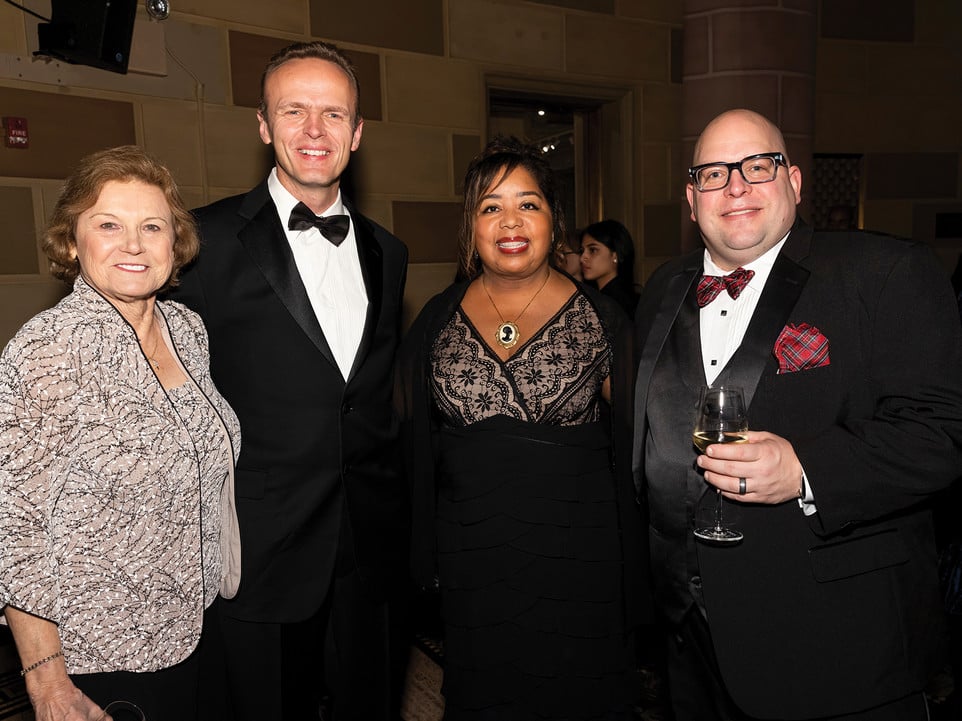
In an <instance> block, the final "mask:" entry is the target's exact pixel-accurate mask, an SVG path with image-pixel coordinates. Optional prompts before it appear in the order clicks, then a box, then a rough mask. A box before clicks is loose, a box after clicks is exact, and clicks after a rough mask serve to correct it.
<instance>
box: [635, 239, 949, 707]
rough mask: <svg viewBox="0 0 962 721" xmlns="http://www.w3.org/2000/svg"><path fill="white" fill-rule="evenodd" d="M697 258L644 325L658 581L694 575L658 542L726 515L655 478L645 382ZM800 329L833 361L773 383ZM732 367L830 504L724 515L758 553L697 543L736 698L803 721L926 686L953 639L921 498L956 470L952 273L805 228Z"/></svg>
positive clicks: (647, 485) (922, 258)
mask: <svg viewBox="0 0 962 721" xmlns="http://www.w3.org/2000/svg"><path fill="white" fill-rule="evenodd" d="M702 254H703V251H701V250H699V251H697V252H695V253H692V254H690V255H687V256H685V257H683V258H680V259H678V260H676V261H672V262H670V263H668V264H666V265H665V266H663V267H662V268H660V269H659V270H658V271H656V273H655V274H654V275H653V276H652V278H651V280H650V281H649V283H648V284H647V286H646V287H645V290H644V293H643V294H642V298H641V302H640V305H639V308H638V314H637V317H636V325H637V332H638V337H639V341H640V343H641V349H640V352H641V356H640V365H639V372H638V381H637V386H636V408H635V414H636V418H635V422H636V428H635V448H634V471H635V480H636V485H637V487H638V488H639V491H640V492H641V494H642V495H643V496H644V495H646V496H647V500H648V503H649V506H650V509H649V510H650V516H651V544H652V563H653V573H654V575H655V576H656V577H659V576H660V577H662V578H666V577H671V576H672V574H678V573H685V572H686V570H685V569H684V568H683V567H682V568H680V569H679V568H678V567H677V566H678V563H677V560H678V559H679V558H681V559H684V557H685V556H684V550H683V549H684V544H685V543H686V541H687V540H688V539H687V537H686V538H680V537H678V534H677V533H676V534H675V537H666V536H665V535H664V534H663V533H661V532H660V529H662V528H665V527H674V528H685V534H686V536H687V534H689V533H690V522H686V520H685V519H684V518H681V519H680V518H679V514H682V516H684V515H685V514H690V513H691V510H690V508H686V503H687V504H692V505H693V506H697V505H698V504H699V503H702V504H704V503H711V502H713V500H714V494H712V493H707V492H702V493H700V494H698V495H700V498H693V497H692V495H693V493H692V490H691V488H688V489H685V488H680V489H674V488H665V487H663V486H659V484H658V479H653V478H646V477H645V473H644V458H645V452H646V449H645V442H646V439H647V437H648V428H649V424H651V425H654V424H657V423H659V422H660V419H659V418H657V417H655V418H651V417H649V416H648V413H647V408H648V401H649V397H653V394H655V393H657V392H658V390H659V389H658V388H653V387H650V385H649V380H650V378H651V374H652V371H653V369H654V367H655V364H656V363H657V362H658V357H659V355H660V354H661V353H662V351H663V348H664V345H665V341H666V338H667V335H668V333H669V331H670V329H671V327H672V324H673V323H674V321H675V318H676V316H677V315H678V312H679V309H680V308H681V305H682V303H683V301H684V299H685V297H686V295H687V294H688V292H689V288H690V287H691V285H692V283H695V282H697V279H698V278H699V277H700V275H701V272H702ZM787 323H792V324H799V323H808V324H810V325H813V326H815V327H817V328H818V329H819V330H820V331H821V332H822V333H823V334H824V335H825V336H827V337H828V339H829V344H830V364H829V365H827V366H824V367H819V368H811V369H807V370H802V371H798V372H794V373H782V374H778V373H777V371H778V363H777V360H776V358H775V356H774V354H773V347H774V345H775V340H776V338H777V337H778V335H779V333H780V332H781V330H782V329H783V328H784V326H785V325H786V324H787ZM695 332H697V324H696V325H695ZM693 345H694V347H695V348H698V347H700V344H699V342H698V340H697V338H696V339H695V340H694V344H693ZM694 362H695V363H698V364H699V367H700V363H701V360H700V358H696V359H694ZM732 364H734V365H732ZM724 372H725V373H726V374H727V382H728V383H730V384H735V385H741V386H742V387H744V388H745V391H746V395H747V399H746V400H747V402H748V404H749V411H748V415H749V424H750V427H752V428H754V429H757V430H765V431H770V432H772V433H776V434H778V435H780V436H783V437H785V438H787V439H788V440H789V441H790V442H791V443H792V445H793V446H794V448H795V451H796V453H797V455H798V457H799V459H800V461H801V463H802V467H803V468H804V469H805V472H806V475H807V477H808V479H809V481H810V484H811V487H812V490H813V492H814V496H815V503H816V507H817V513H816V514H814V515H812V516H808V517H806V516H805V515H804V514H803V513H802V511H801V510H800V508H799V506H798V503H797V502H796V501H790V502H787V503H783V504H780V505H777V506H771V505H761V504H758V505H753V504H740V503H726V511H725V513H726V520H727V521H729V522H732V523H734V524H735V525H737V526H738V527H739V528H740V529H741V530H743V532H744V534H745V540H744V541H743V542H742V543H740V544H738V545H736V546H733V547H711V546H708V545H704V544H697V562H698V571H699V572H700V575H701V580H702V592H703V597H704V607H705V611H706V613H707V619H708V623H709V627H710V629H711V634H712V639H713V642H714V645H715V651H716V655H717V658H718V663H719V666H720V669H721V672H722V676H723V678H724V681H725V684H726V686H727V688H728V690H729V692H730V693H731V696H732V698H733V700H734V701H735V702H736V703H737V704H738V706H740V707H741V708H742V709H743V710H744V711H745V712H746V713H748V714H749V715H751V716H757V717H760V718H779V719H783V718H784V719H804V718H814V717H820V716H827V715H833V716H834V715H838V714H842V713H848V712H852V711H856V710H859V709H864V708H868V707H871V706H874V705H877V704H881V703H883V702H885V701H888V700H892V699H896V698H899V697H901V696H904V695H907V694H909V693H911V692H915V691H918V690H920V689H921V688H922V686H923V685H924V683H925V682H926V681H927V680H928V678H929V675H930V673H931V672H932V670H933V666H934V664H935V663H936V661H937V659H938V652H939V649H940V645H941V643H942V638H943V627H942V610H941V604H940V597H939V595H938V591H937V578H936V570H935V549H934V542H933V537H932V524H931V514H930V511H929V508H928V507H927V505H926V501H927V499H928V498H929V497H930V496H931V494H933V493H934V492H936V491H938V490H940V489H942V488H945V487H947V486H948V485H949V484H950V483H951V482H952V481H953V480H954V479H955V478H956V477H958V476H959V474H960V471H962V452H960V449H962V339H960V328H959V319H958V311H957V309H956V306H955V304H954V302H953V297H952V294H951V289H950V287H949V283H948V279H947V274H946V273H945V272H944V271H943V270H942V269H941V268H940V267H939V265H938V263H937V261H936V259H935V256H934V255H933V254H932V253H931V252H930V251H929V250H928V249H927V248H925V247H924V246H921V245H919V244H911V243H907V242H903V241H899V240H896V239H893V238H888V237H883V236H877V235H870V234H867V233H859V232H853V233H812V231H811V230H810V229H808V228H807V227H805V226H803V225H802V224H800V223H796V226H795V227H794V228H793V230H792V231H791V233H790V235H789V238H788V240H787V242H786V244H785V245H784V246H783V248H782V250H781V252H780V253H779V255H778V258H777V260H776V262H775V265H774V268H773V269H772V272H771V275H770V277H769V279H768V281H767V283H766V285H765V288H764V291H763V294H762V296H761V298H760V300H759V304H758V307H757V309H756V311H755V314H754V316H753V318H752V320H751V323H750V325H749V327H748V330H747V332H746V335H745V338H744V340H743V342H742V346H741V348H740V350H739V353H738V354H737V355H736V357H734V358H733V359H732V363H731V364H730V366H729V367H727V368H726V369H725V371H724ZM700 381H701V382H702V383H704V374H703V372H702V374H701V376H700ZM691 393H693V394H694V393H697V388H692V389H691ZM696 397H697V396H696ZM683 402H687V399H686V400H685V401H683ZM704 490H707V484H705V487H704V489H703V491H704ZM679 520H680V521H681V522H680V523H679ZM679 548H681V549H682V551H681V553H680V555H679V553H678V549H679ZM672 559H675V560H674V563H673V562H672ZM656 585H658V584H656ZM660 586H661V589H662V593H663V596H662V597H661V598H660V599H659V601H660V602H661V603H662V604H664V605H671V603H672V602H673V599H670V598H665V597H664V594H665V593H669V592H670V591H669V590H668V589H670V587H671V584H661V585H660Z"/></svg>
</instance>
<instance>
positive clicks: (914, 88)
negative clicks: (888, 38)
mask: <svg viewBox="0 0 962 721" xmlns="http://www.w3.org/2000/svg"><path fill="white" fill-rule="evenodd" d="M959 39H960V40H962V31H960V34H959ZM866 55H867V65H868V67H870V68H871V69H872V71H871V72H870V73H869V74H868V77H867V80H868V82H867V83H866V86H865V92H868V93H884V94H886V95H908V96H918V95H940V94H943V93H945V94H951V95H953V96H954V97H955V98H956V99H957V100H958V102H959V103H962V68H960V67H959V64H958V60H959V57H958V53H957V51H956V49H955V48H948V47H931V46H920V45H899V44H897V43H888V44H886V45H885V47H884V48H882V47H880V46H879V45H869V46H868V47H867V48H866Z"/></svg>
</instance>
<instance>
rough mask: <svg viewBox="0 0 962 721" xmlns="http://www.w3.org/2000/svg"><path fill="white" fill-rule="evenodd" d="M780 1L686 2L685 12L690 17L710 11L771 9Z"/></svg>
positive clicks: (698, 0) (730, 0) (713, 0)
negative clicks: (736, 8)
mask: <svg viewBox="0 0 962 721" xmlns="http://www.w3.org/2000/svg"><path fill="white" fill-rule="evenodd" d="M778 3H779V0H685V2H684V8H685V12H686V13H688V14H689V15H691V14H693V13H700V12H707V11H709V10H728V9H730V8H732V7H733V6H734V7H739V8H749V7H757V6H763V7H771V6H773V5H778Z"/></svg>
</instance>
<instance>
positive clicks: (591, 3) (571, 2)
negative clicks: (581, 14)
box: [532, 0, 615, 15]
mask: <svg viewBox="0 0 962 721" xmlns="http://www.w3.org/2000/svg"><path fill="white" fill-rule="evenodd" d="M532 2H536V3H538V4H539V5H555V6H557V7H559V8H569V9H571V10H584V11H585V12H591V13H607V14H608V15H611V14H613V13H614V12H615V0H532Z"/></svg>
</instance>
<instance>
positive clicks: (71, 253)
mask: <svg viewBox="0 0 962 721" xmlns="http://www.w3.org/2000/svg"><path fill="white" fill-rule="evenodd" d="M112 180H116V181H118V182H130V181H135V180H136V181H140V182H141V183H146V184H147V185H153V186H156V187H157V188H160V190H161V191H162V192H163V194H164V197H165V198H166V199H167V205H168V206H170V212H171V215H172V216H173V219H174V259H173V267H172V269H171V273H170V278H168V279H167V283H166V284H165V285H164V287H163V288H161V289H160V290H166V289H167V288H170V287H172V286H175V285H177V276H178V273H179V272H180V270H181V269H182V268H183V267H184V266H185V265H187V264H188V263H190V262H191V261H192V260H194V258H196V257H197V253H198V252H199V251H200V239H199V238H198V235H197V225H196V223H195V222H194V217H193V216H192V215H191V214H190V211H189V210H188V209H187V207H186V206H185V205H184V201H183V199H182V198H181V196H180V191H179V190H178V189H177V184H176V183H175V182H174V178H173V176H171V174H170V171H169V170H167V168H165V167H164V166H163V165H161V163H160V162H158V161H157V160H156V159H155V158H154V157H153V156H151V155H150V154H148V153H147V152H146V151H145V150H144V149H143V148H141V147H139V146H137V145H121V146H119V147H116V148H110V149H108V150H101V151H100V152H97V153H93V154H92V155H88V156H87V157H85V158H84V159H83V160H81V161H80V164H79V165H78V166H77V168H76V169H75V170H74V171H73V173H71V174H70V177H68V178H67V180H66V181H65V182H64V186H63V191H62V192H61V193H60V197H59V198H58V199H57V204H56V206H54V209H53V215H51V217H50V222H49V223H48V224H47V229H46V231H45V232H44V236H43V242H42V247H43V252H44V253H46V255H47V258H48V259H49V260H50V273H51V274H52V275H53V276H54V277H55V278H59V279H60V280H63V281H65V282H67V283H73V281H74V280H75V279H76V278H77V276H78V275H80V263H79V262H78V260H77V236H76V231H77V219H78V218H79V217H80V214H81V213H83V212H84V211H86V210H89V209H90V208H92V207H93V206H94V205H96V203H97V198H99V197H100V191H101V190H103V187H104V185H106V184H107V183H109V182H110V181H112Z"/></svg>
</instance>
